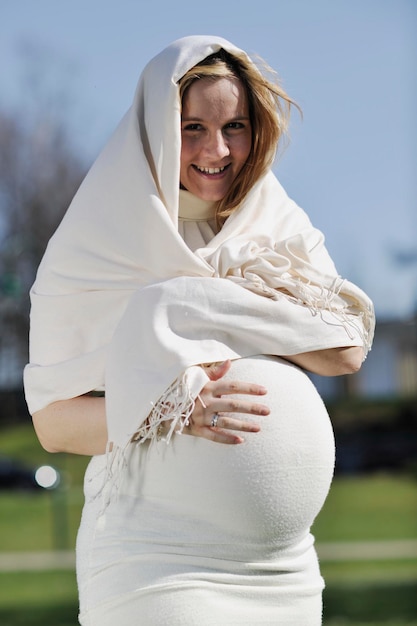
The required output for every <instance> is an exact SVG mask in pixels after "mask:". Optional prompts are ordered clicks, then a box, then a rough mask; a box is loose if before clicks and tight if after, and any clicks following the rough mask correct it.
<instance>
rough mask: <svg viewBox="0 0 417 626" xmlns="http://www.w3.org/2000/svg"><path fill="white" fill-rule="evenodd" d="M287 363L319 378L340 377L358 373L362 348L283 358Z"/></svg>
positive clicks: (317, 352) (350, 347)
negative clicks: (317, 375) (289, 362)
mask: <svg viewBox="0 0 417 626" xmlns="http://www.w3.org/2000/svg"><path fill="white" fill-rule="evenodd" d="M285 358H286V359H287V361H291V363H295V365H299V366H300V367H302V368H303V369H305V370H307V371H309V372H312V373H313V374H319V375H320V376H342V375H343V374H354V373H355V372H357V371H359V370H360V368H361V365H362V362H363V348H362V347H359V346H348V347H345V348H328V349H327V350H316V351H315V352H302V353H301V354H294V355H291V356H286V357H285Z"/></svg>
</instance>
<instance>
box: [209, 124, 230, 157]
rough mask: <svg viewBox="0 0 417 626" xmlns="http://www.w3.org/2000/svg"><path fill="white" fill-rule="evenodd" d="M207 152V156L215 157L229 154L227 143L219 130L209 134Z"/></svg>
mask: <svg viewBox="0 0 417 626" xmlns="http://www.w3.org/2000/svg"><path fill="white" fill-rule="evenodd" d="M207 152H208V154H209V156H211V157H215V158H216V159H223V158H224V157H226V156H228V155H229V154H230V149H229V144H228V142H227V139H226V137H225V136H224V134H223V132H222V131H221V130H219V131H217V132H215V133H213V134H212V135H211V136H210V138H209V141H208V143H207Z"/></svg>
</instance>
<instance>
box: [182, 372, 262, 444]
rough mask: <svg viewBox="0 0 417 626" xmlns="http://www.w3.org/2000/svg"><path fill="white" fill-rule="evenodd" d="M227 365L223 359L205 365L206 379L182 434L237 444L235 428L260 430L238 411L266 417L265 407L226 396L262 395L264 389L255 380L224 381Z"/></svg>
mask: <svg viewBox="0 0 417 626" xmlns="http://www.w3.org/2000/svg"><path fill="white" fill-rule="evenodd" d="M230 366H231V362H230V361H224V362H223V363H220V364H218V365H217V364H216V365H212V366H210V367H207V368H205V371H206V373H207V375H208V377H209V378H210V382H208V383H207V384H206V385H205V387H204V388H203V390H202V391H201V392H200V394H199V396H198V397H197V399H196V402H195V407H194V411H193V413H192V415H191V417H190V424H189V426H188V427H187V428H184V430H183V431H182V432H183V433H184V434H188V435H193V436H194V437H203V438H205V439H210V440H211V441H216V442H217V443H226V444H238V443H243V442H244V441H245V440H244V438H243V437H241V436H240V435H238V434H236V431H240V432H247V433H257V432H259V431H260V430H261V427H260V425H259V424H258V423H256V422H253V421H252V420H248V419H242V418H241V417H240V416H238V414H242V413H244V414H246V415H249V416H253V415H256V416H266V415H269V413H270V410H269V408H268V407H267V406H266V405H265V404H260V403H259V402H254V401H253V400H245V399H244V398H242V399H241V398H236V397H233V398H230V397H228V396H230V395H233V396H236V395H248V396H263V395H265V394H266V393H267V390H266V389H265V387H262V386H261V385H257V384H255V383H247V382H243V381H232V380H224V379H223V377H224V376H225V374H226V373H227V372H228V371H229V369H230ZM234 414H236V415H234Z"/></svg>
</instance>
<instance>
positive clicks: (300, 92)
mask: <svg viewBox="0 0 417 626" xmlns="http://www.w3.org/2000/svg"><path fill="white" fill-rule="evenodd" d="M190 34H214V35H219V36H222V37H225V38H226V39H229V40H231V41H232V42H233V43H235V44H236V45H237V46H239V47H242V48H244V49H245V50H247V51H248V52H249V53H253V54H255V55H260V56H261V57H263V58H264V59H265V60H266V61H267V62H268V63H269V64H270V65H271V66H272V67H273V68H274V69H276V70H277V71H278V73H279V75H280V77H281V80H282V83H283V85H284V87H285V88H286V90H287V91H288V92H289V94H290V95H291V96H292V97H293V98H294V99H295V100H296V101H297V102H298V104H299V105H300V106H301V108H302V110H303V119H301V118H300V116H298V114H297V113H295V114H294V116H293V120H292V126H291V137H290V143H289V146H288V147H287V148H286V149H285V150H284V151H283V152H281V154H280V155H279V157H278V159H277V161H276V165H275V168H274V169H275V172H276V174H277V176H278V177H279V179H280V181H281V182H282V184H283V185H284V187H285V188H286V190H287V192H288V193H289V195H290V196H291V197H293V199H294V200H295V201H296V202H297V203H298V204H299V205H300V206H302V207H303V208H304V209H306V211H307V212H308V213H309V215H310V217H311V220H312V221H313V223H314V225H315V226H317V227H318V228H320V229H321V230H322V231H323V232H324V234H325V236H326V242H327V247H328V249H329V251H330V253H331V255H332V256H333V259H334V260H335V263H336V265H337V267H338V270H339V272H340V274H341V275H343V276H345V277H347V278H349V279H350V280H352V281H353V282H355V283H357V284H358V285H359V286H360V287H362V288H363V289H364V290H365V291H366V292H367V293H368V294H369V295H370V296H371V298H372V299H373V300H374V303H375V308H376V314H377V330H376V335H375V342H374V346H373V349H372V351H371V353H370V355H369V356H368V358H367V360H366V362H365V364H364V366H363V368H362V370H361V371H360V372H359V373H358V374H355V375H353V376H349V377H339V378H335V379H324V378H318V377H313V378H314V382H315V384H316V385H317V387H318V388H319V390H320V391H321V393H322V395H323V398H324V400H325V402H326V405H327V407H328V410H329V413H330V415H331V418H332V421H333V425H334V430H335V437H336V444H337V465H336V473H335V479H334V483H333V486H332V489H331V492H330V495H329V498H328V500H327V502H326V504H325V507H324V509H323V510H322V512H321V513H320V515H319V517H318V518H317V520H316V523H315V526H314V529H313V530H314V534H315V536H316V539H317V549H318V552H319V556H320V560H321V567H322V571H323V575H324V577H325V579H326V583H327V588H326V591H325V596H324V603H325V625H326V626H343V625H350V624H355V625H357V626H358V625H363V626H365V625H367V626H370V625H371V624H373V625H384V624H389V625H390V626H406V625H407V626H411V625H414V626H415V625H417V324H416V322H417V210H416V208H417V207H416V205H417V177H416V165H417V148H416V145H417V142H416V138H417V137H416V135H417V133H416V124H417V122H416V119H417V116H416V111H417V54H416V53H417V3H416V2H415V0H274V2H273V3H271V2H270V1H269V0H257V1H256V2H247V1H246V0H228V2H224V1H219V0H212V2H210V3H194V2H191V1H190V0H184V1H181V0H179V1H178V2H175V3H173V2H171V1H170V0H157V1H155V2H146V0H136V1H135V0H117V1H113V0H108V1H106V0H83V1H82V0H71V2H70V1H65V0H62V1H61V2H56V1H54V0H0V70H1V71H0V400H1V401H0V623H1V624H3V625H4V626H8V625H13V626H16V625H25V626H31V625H35V624H36V625H42V626H49V625H50V626H70V625H75V624H76V623H77V617H76V615H77V594H76V582H75V575H74V545H75V536H76V529H77V524H78V520H79V516H80V511H81V507H82V501H83V494H82V477H83V472H84V469H85V467H86V465H87V462H88V459H86V458H83V457H70V456H66V455H48V454H47V453H46V452H44V451H43V450H42V449H41V448H40V446H39V444H38V443H37V440H36V438H35V435H34V433H33V430H32V427H31V422H30V417H29V415H28V413H27V409H26V405H25V402H24V397H23V390H22V369H23V367H24V365H25V363H26V362H27V358H28V357H27V344H28V337H27V335H28V316H29V300H28V291H29V288H30V286H31V284H32V282H33V280H34V276H35V272H36V268H37V266H38V264H39V261H40V258H41V256H42V254H43V251H44V249H45V246H46V243H47V241H48V239H49V237H50V236H51V234H52V232H53V231H54V230H55V228H56V226H57V225H58V223H59V221H60V219H61V218H62V215H63V213H64V212H65V210H66V208H67V206H68V204H69V202H70V200H71V198H72V196H73V194H74V192H75V191H76V189H77V187H78V185H79V184H80V182H81V180H82V178H83V176H84V175H85V173H86V171H87V170H88V168H89V166H90V165H91V163H92V162H93V160H94V159H95V157H96V156H97V154H98V152H99V151H100V149H101V147H102V146H103V145H104V143H105V142H106V141H107V139H108V138H109V136H110V134H111V133H112V131H113V129H114V127H115V126H116V124H117V123H118V122H119V120H120V118H121V117H122V115H123V114H124V113H125V111H126V109H127V108H128V107H129V106H130V103H131V101H132V97H133V93H134V90H135V87H136V83H137V80H138V77H139V74H140V72H141V70H142V69H143V67H144V65H145V64H146V63H147V61H148V60H149V59H150V58H151V57H152V56H154V55H155V54H157V53H158V52H159V51H160V50H161V49H162V48H163V47H165V46H166V45H168V44H169V43H170V42H171V41H173V40H175V39H177V38H178V37H182V36H185V35H190ZM196 626H198V625H196ZM300 626H302V625H300Z"/></svg>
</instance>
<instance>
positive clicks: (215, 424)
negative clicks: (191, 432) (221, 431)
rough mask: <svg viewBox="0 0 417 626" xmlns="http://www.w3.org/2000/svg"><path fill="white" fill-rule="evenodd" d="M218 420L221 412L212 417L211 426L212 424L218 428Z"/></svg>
mask: <svg viewBox="0 0 417 626" xmlns="http://www.w3.org/2000/svg"><path fill="white" fill-rule="evenodd" d="M218 421H219V414H218V413H215V414H214V415H213V417H212V418H211V426H212V428H216V426H217V422H218Z"/></svg>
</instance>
